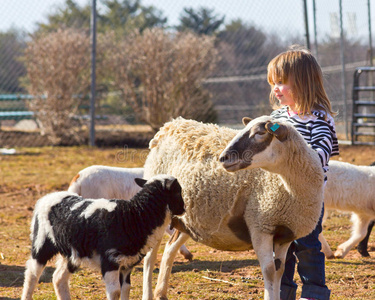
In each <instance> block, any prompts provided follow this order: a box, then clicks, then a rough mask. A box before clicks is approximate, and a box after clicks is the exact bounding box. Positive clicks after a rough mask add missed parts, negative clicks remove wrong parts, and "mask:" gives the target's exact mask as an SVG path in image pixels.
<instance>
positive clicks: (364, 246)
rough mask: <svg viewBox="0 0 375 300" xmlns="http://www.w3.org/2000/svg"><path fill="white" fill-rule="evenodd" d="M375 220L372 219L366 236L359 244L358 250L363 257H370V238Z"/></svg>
mask: <svg viewBox="0 0 375 300" xmlns="http://www.w3.org/2000/svg"><path fill="white" fill-rule="evenodd" d="M374 224H375V221H372V222H371V223H370V225H369V226H368V228H367V234H366V237H365V238H364V239H363V240H362V241H361V242H360V243H359V244H358V247H357V250H358V252H359V253H360V254H361V255H362V256H363V257H369V256H370V253H368V250H367V247H368V240H369V239H370V235H371V231H372V228H373V227H374Z"/></svg>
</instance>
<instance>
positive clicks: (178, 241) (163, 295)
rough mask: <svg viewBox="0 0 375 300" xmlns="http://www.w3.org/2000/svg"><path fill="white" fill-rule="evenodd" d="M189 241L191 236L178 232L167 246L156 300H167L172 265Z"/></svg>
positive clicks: (161, 265)
mask: <svg viewBox="0 0 375 300" xmlns="http://www.w3.org/2000/svg"><path fill="white" fill-rule="evenodd" d="M188 239H189V235H188V234H186V233H183V232H180V231H178V230H176V231H175V233H174V234H173V235H172V237H171V239H170V240H169V241H168V243H167V244H166V245H165V249H164V253H163V257H162V259H161V263H160V271H159V276H158V282H157V284H156V288H155V299H156V300H167V299H168V298H167V289H168V281H169V277H170V275H171V272H172V265H173V261H174V258H175V256H176V254H177V251H178V249H179V248H180V247H181V245H183V244H184V243H185V242H186V241H187V240H188Z"/></svg>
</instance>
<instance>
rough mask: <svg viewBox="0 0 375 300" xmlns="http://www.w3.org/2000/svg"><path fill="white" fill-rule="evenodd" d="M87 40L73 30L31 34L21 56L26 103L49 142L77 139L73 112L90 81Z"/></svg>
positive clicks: (83, 35) (67, 142)
mask: <svg viewBox="0 0 375 300" xmlns="http://www.w3.org/2000/svg"><path fill="white" fill-rule="evenodd" d="M89 45H90V41H89V37H88V35H87V34H85V33H84V32H83V31H79V30H77V29H65V30H58V31H56V32H53V33H46V34H40V35H37V36H33V37H32V40H31V41H30V42H29V43H28V45H27V48H26V51H25V55H24V57H23V59H24V62H25V65H26V69H27V76H26V78H25V81H24V83H25V86H26V88H27V90H28V92H29V93H30V94H31V95H33V96H34V97H35V98H34V99H33V100H31V101H30V102H29V103H28V105H29V109H30V110H31V111H33V112H34V113H35V116H36V118H37V120H38V123H39V125H40V126H41V128H42V132H43V133H44V134H46V135H47V136H48V138H49V139H50V141H51V143H53V144H54V145H58V144H70V143H72V142H73V143H74V142H81V141H82V139H83V137H82V135H80V134H79V131H78V129H79V127H77V125H79V120H78V119H77V117H76V115H77V111H78V107H79V104H80V101H81V100H80V98H81V96H83V95H86V93H87V91H88V87H89V83H90V68H89V62H90V48H89Z"/></svg>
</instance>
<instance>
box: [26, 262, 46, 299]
mask: <svg viewBox="0 0 375 300" xmlns="http://www.w3.org/2000/svg"><path fill="white" fill-rule="evenodd" d="M44 267H45V265H42V264H40V263H38V262H37V260H36V259H34V258H30V259H29V260H28V261H27V262H26V271H25V282H24V285H23V291H22V297H21V299H22V300H32V295H33V292H34V289H35V287H36V285H37V283H38V281H39V278H40V275H42V273H43V270H44Z"/></svg>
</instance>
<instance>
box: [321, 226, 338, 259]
mask: <svg viewBox="0 0 375 300" xmlns="http://www.w3.org/2000/svg"><path fill="white" fill-rule="evenodd" d="M319 241H320V243H321V244H322V251H323V253H324V255H325V256H326V257H327V258H328V259H332V258H335V255H334V254H333V252H332V250H331V247H330V246H329V245H328V242H327V240H326V239H325V237H324V235H323V233H322V232H321V233H320V234H319Z"/></svg>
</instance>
